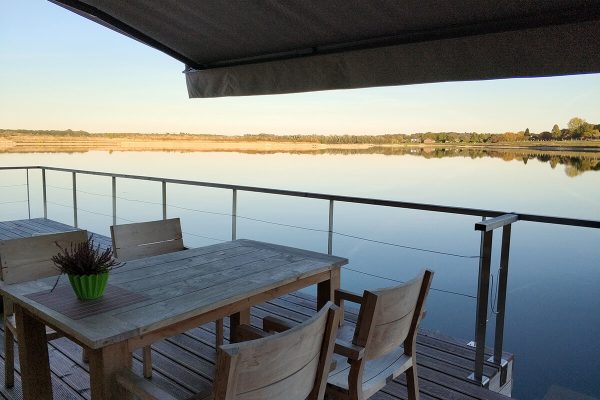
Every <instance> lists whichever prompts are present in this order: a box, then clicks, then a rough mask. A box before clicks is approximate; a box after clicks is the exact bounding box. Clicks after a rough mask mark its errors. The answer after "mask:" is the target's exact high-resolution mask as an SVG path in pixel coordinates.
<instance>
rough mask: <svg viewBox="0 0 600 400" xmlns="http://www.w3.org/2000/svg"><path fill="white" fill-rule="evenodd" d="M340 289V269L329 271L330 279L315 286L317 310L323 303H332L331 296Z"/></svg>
mask: <svg viewBox="0 0 600 400" xmlns="http://www.w3.org/2000/svg"><path fill="white" fill-rule="evenodd" d="M339 288H340V269H339V268H336V269H333V270H331V275H330V278H329V279H328V280H326V281H323V282H321V283H319V284H317V310H320V309H321V308H323V306H324V305H325V303H327V302H328V301H333V295H334V293H335V291H336V290H337V289H339Z"/></svg>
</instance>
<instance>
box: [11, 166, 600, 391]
mask: <svg viewBox="0 0 600 400" xmlns="http://www.w3.org/2000/svg"><path fill="white" fill-rule="evenodd" d="M1 170H3V171H6V172H8V171H12V173H15V172H18V173H24V174H23V175H21V177H22V178H23V180H24V181H25V183H23V185H24V186H26V188H27V194H28V196H27V200H26V201H23V202H24V203H26V205H27V210H28V215H29V219H25V220H13V221H3V222H0V240H3V239H10V238H16V237H26V236H32V235H39V234H43V233H52V232H60V231H67V230H73V229H78V228H80V229H85V228H86V227H85V226H81V225H80V224H79V223H78V221H79V214H80V213H81V212H85V211H87V210H83V209H79V208H78V195H79V192H78V189H77V182H78V180H81V179H84V177H86V176H101V177H105V178H109V179H110V182H112V184H111V186H112V189H111V190H112V199H111V201H112V207H113V214H112V219H113V224H114V223H116V221H117V220H119V219H120V217H118V215H117V197H118V196H117V191H116V187H117V182H118V181H121V180H135V181H150V182H156V183H159V184H160V187H161V196H162V200H163V201H162V205H161V206H162V210H163V217H164V218H166V217H167V209H168V205H169V204H168V201H167V188H168V187H169V188H170V187H174V186H183V187H197V186H200V187H212V188H218V189H221V190H225V191H230V192H231V194H232V197H231V201H232V203H231V210H232V211H231V214H230V216H231V239H232V240H235V239H237V232H236V231H237V228H236V227H237V222H238V215H237V209H238V193H240V192H256V193H264V194H274V195H277V196H278V197H279V196H288V197H289V196H292V197H301V198H313V199H320V200H322V201H324V202H328V203H329V229H328V232H327V247H328V252H329V254H332V253H333V233H334V227H333V221H334V204H335V203H345V202H349V203H355V204H369V205H377V206H380V207H392V208H407V209H415V210H422V211H424V212H428V213H450V214H461V215H469V216H473V215H476V216H478V217H481V218H482V221H481V222H479V223H476V224H475V227H474V228H475V229H476V230H478V231H480V232H481V243H480V248H481V255H480V257H479V270H480V271H479V278H478V286H477V287H478V294H477V305H476V315H475V320H476V329H475V332H474V337H475V339H476V340H475V341H473V342H469V340H465V339H458V338H452V337H448V336H447V335H444V334H443V333H439V332H429V331H421V332H420V333H419V338H418V344H417V352H418V354H419V356H418V364H419V367H420V369H419V371H420V372H419V379H420V382H421V391H422V394H423V395H424V398H426V399H430V398H431V399H447V398H455V397H456V396H458V397H456V398H464V399H500V398H504V395H508V396H510V394H511V388H512V379H513V371H512V370H513V368H512V367H513V361H514V359H513V355H512V354H510V353H507V352H505V351H504V349H503V335H504V318H505V303H506V295H507V293H506V284H507V283H506V282H507V278H508V271H509V268H508V261H509V253H510V236H511V226H512V224H513V223H516V222H517V221H533V222H540V223H550V224H560V225H570V226H578V227H586V228H595V229H598V228H600V222H598V221H589V220H576V219H568V218H557V217H548V216H539V215H531V214H518V213H514V214H506V213H503V212H499V211H493V210H474V209H464V208H456V207H446V206H436V205H427V204H413V203H403V202H393V201H386V200H378V199H365V198H352V197H346V196H335V195H328V194H316V193H305V192H293V191H284V190H278V189H268V188H257V187H244V186H235V185H227V184H221V183H208V182H197V181H182V180H174V179H167V178H160V177H144V176H132V175H123V174H114V173H105V172H94V171H82V170H70V169H63V168H53V167H38V166H29V167H2V168H1ZM19 171H20V172H19ZM48 171H52V172H53V173H59V174H63V175H64V174H68V175H67V176H70V177H71V179H72V188H71V197H72V204H71V205H70V206H67V205H65V207H69V208H70V209H71V211H72V218H73V219H72V224H70V225H67V224H65V223H61V222H57V221H53V220H51V219H48V218H47V217H48V211H47V210H48V203H49V200H48V199H47V190H48V189H47V188H48V186H49V184H48V183H47V177H46V174H47V172H48ZM38 174H39V176H38V177H39V178H41V179H40V182H41V187H40V188H37V189H39V190H38V191H39V192H41V200H42V204H41V205H37V207H34V208H38V209H41V210H43V218H31V209H32V197H33V196H30V195H29V194H30V193H32V192H33V191H34V189H33V188H32V186H33V185H34V184H33V183H32V181H33V179H31V181H30V175H31V176H33V175H38ZM107 200H108V199H107ZM107 217H108V215H107ZM149 219H151V218H149ZM496 229H502V242H501V246H500V253H501V254H500V263H501V266H502V268H501V271H502V273H501V275H500V276H499V282H498V296H497V297H496V299H495V304H493V307H494V309H495V310H496V314H495V324H494V345H493V347H486V345H485V338H486V329H487V321H488V311H487V310H488V307H489V306H490V299H489V296H488V294H489V289H490V281H489V280H490V264H491V260H492V252H493V241H492V235H493V232H494V230H496ZM95 237H96V238H97V239H98V240H99V241H100V242H101V243H102V244H103V245H106V246H108V245H110V238H108V237H106V236H103V235H102V234H99V233H95ZM392 280H393V279H392ZM433 290H436V289H433ZM315 300H316V299H315V298H314V296H311V295H309V294H306V293H302V292H296V293H291V294H289V295H285V296H283V297H281V298H278V299H276V300H272V301H269V302H267V303H264V304H262V305H260V306H258V307H254V308H253V309H252V323H253V324H255V325H260V320H261V318H262V317H264V316H265V315H268V314H272V315H276V316H279V317H282V318H285V319H287V320H289V321H291V322H295V323H296V322H300V321H302V320H304V319H306V318H308V317H309V316H311V315H312V314H313V313H314V312H315V310H316V301H315ZM457 312H464V310H463V311H458V310H457ZM345 318H346V320H347V322H348V323H351V324H352V323H355V322H356V310H352V309H349V310H348V312H346V316H345ZM214 334H215V327H214V324H207V325H204V326H202V327H200V328H195V329H193V330H191V331H189V332H186V333H184V334H181V335H178V336H175V337H172V338H169V339H167V340H164V341H161V342H159V343H157V344H156V345H155V346H154V347H153V352H154V353H155V357H154V359H155V360H157V361H156V363H155V364H154V365H153V367H154V368H155V371H156V375H155V376H156V378H155V381H156V382H157V383H158V384H159V385H162V386H163V387H165V388H169V389H173V390H175V392H176V393H181V394H189V393H190V392H194V389H195V388H197V386H195V382H196V383H198V382H204V383H206V382H208V381H210V380H211V379H212V376H213V372H212V371H213V369H214V357H215V348H214ZM225 334H226V335H225V336H226V337H227V335H228V324H227V323H226V332H225ZM488 336H489V335H488ZM477 344H479V345H477ZM49 346H50V354H51V365H52V376H53V381H54V385H55V392H56V393H57V394H58V393H64V396H67V397H66V398H79V397H84V398H86V396H87V397H88V398H89V395H90V393H89V379H88V377H87V376H86V374H87V371H88V370H87V365H86V364H84V363H82V362H81V361H80V359H81V357H80V348H79V347H78V346H76V345H73V344H72V343H71V342H69V341H68V340H64V339H60V340H57V341H54V342H51V343H50V344H49ZM140 359H141V358H140V355H139V354H137V355H136V361H135V362H134V369H136V370H139V369H140V368H141V364H140ZM17 371H18V367H17ZM19 390H20V388H19V379H18V378H17V384H16V386H15V388H14V389H11V390H5V391H4V392H2V394H3V395H4V396H5V397H6V398H18V397H19V396H20V394H19ZM69 396H71V397H69ZM377 396H378V398H406V397H405V396H406V389H405V387H404V386H403V379H402V378H401V379H398V380H396V381H394V382H392V383H390V384H389V385H388V386H387V387H386V388H385V390H384V391H383V392H382V393H380V394H378V395H377Z"/></svg>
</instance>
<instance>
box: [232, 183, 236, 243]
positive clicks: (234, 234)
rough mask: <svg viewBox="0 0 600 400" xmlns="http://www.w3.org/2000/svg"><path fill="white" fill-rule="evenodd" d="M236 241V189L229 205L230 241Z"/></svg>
mask: <svg viewBox="0 0 600 400" xmlns="http://www.w3.org/2000/svg"><path fill="white" fill-rule="evenodd" d="M236 239H237V189H233V199H232V204H231V240H236Z"/></svg>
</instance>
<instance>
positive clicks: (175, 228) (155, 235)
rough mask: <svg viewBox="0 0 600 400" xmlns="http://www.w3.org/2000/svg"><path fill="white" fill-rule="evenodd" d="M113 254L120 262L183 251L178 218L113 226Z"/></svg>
mask: <svg viewBox="0 0 600 400" xmlns="http://www.w3.org/2000/svg"><path fill="white" fill-rule="evenodd" d="M110 233H111V236H112V243H113V252H114V255H115V257H116V258H118V259H119V260H122V261H129V260H135V259H138V258H143V257H150V256H156V255H159V254H165V253H171V252H174V251H179V250H183V249H185V247H184V245H183V235H182V232H181V221H180V220H179V218H172V219H166V220H158V221H149V222H138V223H133V224H122V225H113V226H111V227H110Z"/></svg>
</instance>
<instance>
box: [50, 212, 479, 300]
mask: <svg viewBox="0 0 600 400" xmlns="http://www.w3.org/2000/svg"><path fill="white" fill-rule="evenodd" d="M48 203H49V204H54V205H56V206H60V207H67V208H71V207H72V206H69V205H66V204H61V203H56V202H53V201H48ZM78 210H79V211H83V212H87V213H90V214H96V215H101V216H104V217H109V218H112V215H108V214H103V213H99V212H96V211H90V210H86V209H82V208H78ZM117 219H120V220H122V221H126V222H135V221H133V220H130V219H126V218H121V217H117ZM261 222H262V221H261ZM293 227H295V226H293ZM297 228H300V229H302V228H301V227H297ZM306 229H308V230H317V229H312V228H306ZM323 232H327V231H323ZM182 233H183V234H185V235H190V236H195V237H200V238H203V239H209V240H214V241H216V242H227V241H228V240H224V239H218V238H214V237H210V236H204V235H199V234H196V233H190V232H182ZM343 268H344V269H346V270H348V271H352V272H355V273H359V274H362V275H367V276H371V277H374V278H379V279H384V280H387V281H390V282H396V283H404V282H405V281H401V280H398V279H394V278H390V277H387V276H381V275H376V274H372V273H369V272H364V271H360V270H357V269H354V268H350V267H343ZM431 290H433V291H436V292H442V293H447V294H454V295H457V296H463V297H469V298H473V299H476V298H477V297H476V296H473V295H470V294H465V293H460V292H454V291H451V290H445V289H439V288H434V287H432V288H431Z"/></svg>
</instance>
